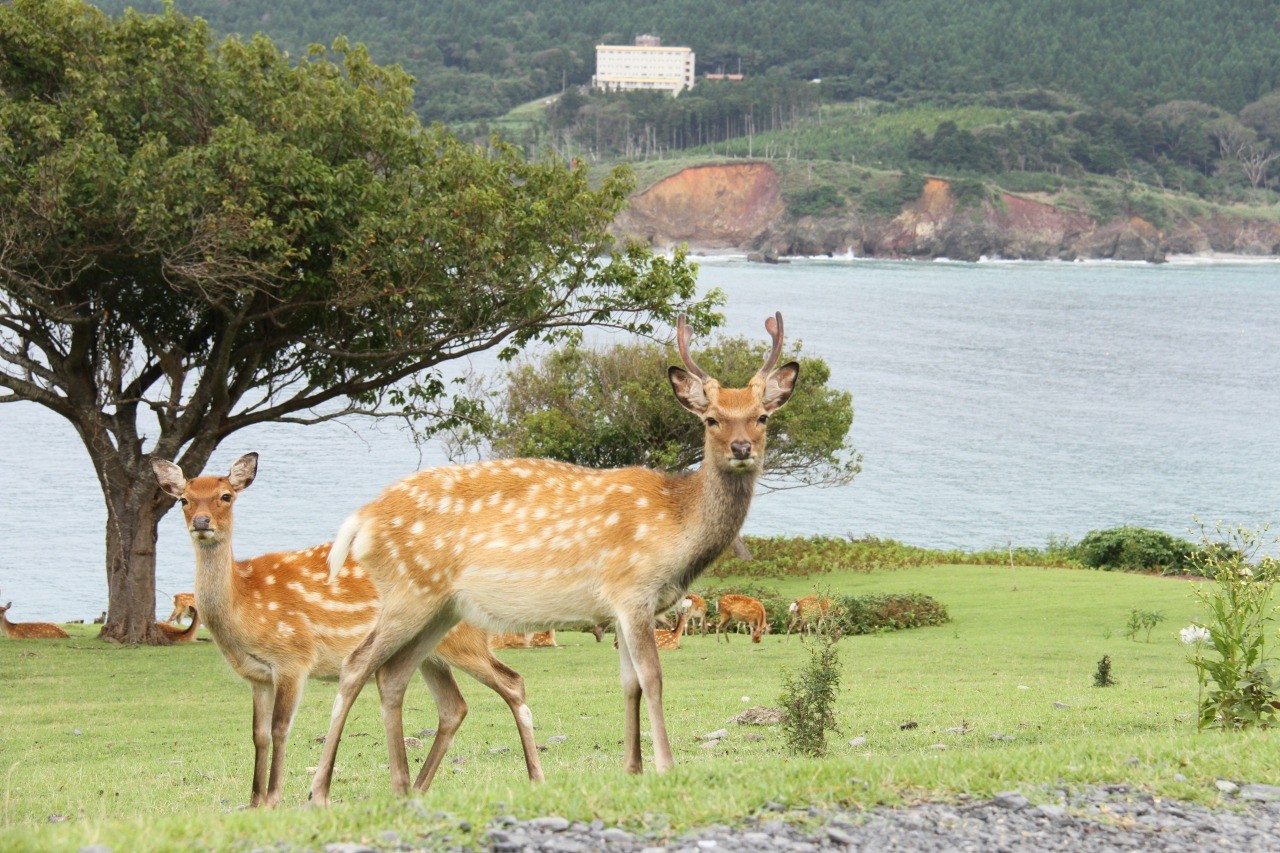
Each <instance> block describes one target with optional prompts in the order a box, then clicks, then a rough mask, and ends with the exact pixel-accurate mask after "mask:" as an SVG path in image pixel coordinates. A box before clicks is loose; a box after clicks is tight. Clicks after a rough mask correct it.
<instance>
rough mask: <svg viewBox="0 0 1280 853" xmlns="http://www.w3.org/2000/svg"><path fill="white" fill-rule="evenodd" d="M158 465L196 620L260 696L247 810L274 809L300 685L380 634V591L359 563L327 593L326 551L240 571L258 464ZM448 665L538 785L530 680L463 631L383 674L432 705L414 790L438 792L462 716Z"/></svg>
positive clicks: (403, 764)
mask: <svg viewBox="0 0 1280 853" xmlns="http://www.w3.org/2000/svg"><path fill="white" fill-rule="evenodd" d="M151 464H152V467H153V468H154V469H155V472H156V477H157V479H159V481H160V485H161V487H162V488H163V489H164V491H165V492H167V493H168V494H170V495H172V496H173V497H175V498H177V499H178V500H179V502H180V503H181V504H182V512H183V515H184V516H185V517H186V522H187V529H188V530H189V532H190V534H191V543H192V545H193V546H194V547H195V552H196V596H197V597H198V598H199V600H200V611H199V612H200V616H201V617H202V618H203V619H204V620H205V623H206V626H207V627H208V629H209V631H210V633H212V634H213V639H214V642H215V643H217V644H218V648H219V649H220V650H221V651H222V654H223V656H224V657H226V659H227V662H228V663H229V664H231V668H232V669H234V670H235V671H236V674H237V675H239V676H240V677H241V678H243V679H244V680H245V681H248V682H249V685H250V686H251V687H252V688H253V743H254V749H255V759H254V769H253V793H252V796H251V798H250V801H249V805H250V806H259V805H266V806H276V805H279V803H280V787H281V780H282V776H283V772H284V756H285V744H286V742H287V740H288V738H289V728H290V726H291V725H292V722H293V715H294V712H295V711H296V710H297V707H298V701H299V699H301V697H302V687H303V684H304V682H305V681H306V680H307V678H309V677H326V676H328V677H332V676H336V675H337V674H338V671H339V668H340V667H341V664H342V660H343V658H345V657H346V656H347V655H348V654H350V653H351V650H352V649H354V648H355V647H356V646H357V645H358V644H359V643H360V642H361V641H362V640H363V639H364V638H365V636H366V635H367V634H368V633H369V631H370V629H372V628H373V626H374V623H375V620H376V618H377V616H378V611H379V601H378V595H377V591H376V590H375V589H374V586H373V584H372V583H370V582H369V578H368V575H367V574H366V573H365V570H364V569H363V568H362V567H361V566H360V565H359V564H358V563H356V562H355V561H354V560H348V561H346V562H345V563H343V564H341V565H339V567H338V572H337V578H336V582H335V583H332V584H330V583H326V580H327V579H328V577H329V566H328V563H327V562H326V558H327V556H328V554H329V547H328V545H327V544H326V545H321V546H318V547H315V548H310V549H308V550H306V551H294V552H290V553H281V554H264V555H263V556H260V557H255V558H253V559H251V560H245V561H237V560H235V558H234V557H233V556H232V553H231V529H232V522H233V514H232V508H233V507H234V505H235V501H236V498H237V497H238V496H239V494H240V493H241V492H243V491H244V490H245V489H247V488H248V487H249V485H250V484H251V483H252V482H253V479H254V477H255V476H256V473H257V469H258V455H257V454H256V453H250V454H247V455H245V456H243V457H241V458H240V459H238V460H237V461H236V462H235V464H234V465H232V466H231V473H229V474H228V475H227V476H225V477H215V476H204V477H197V478H195V479H194V480H187V479H186V478H185V477H184V476H183V474H182V471H181V469H179V468H178V466H177V465H174V464H173V463H172V462H167V461H165V460H162V459H153V460H152V463H151ZM451 665H452V666H456V667H458V668H459V669H461V670H463V671H464V672H466V673H468V674H469V675H471V676H472V677H473V678H475V679H476V680H477V681H479V682H480V683H481V684H484V685H486V686H488V687H490V688H492V689H493V690H494V691H495V692H497V693H498V695H500V696H501V697H502V698H503V699H504V700H505V701H506V703H507V705H508V706H510V708H511V711H512V713H513V714H514V715H515V718H516V728H517V729H518V730H519V732H520V743H521V746H523V747H524V758H525V764H526V767H527V768H528V771H529V778H530V779H533V780H534V781H541V780H542V779H543V775H542V765H541V761H540V760H539V758H538V753H537V746H536V745H535V743H534V740H533V717H532V715H531V714H530V713H529V709H528V707H527V706H526V705H525V703H524V679H522V678H521V677H520V675H519V673H517V672H516V671H515V670H513V669H511V668H510V667H508V666H506V665H505V664H503V663H502V662H501V661H499V660H498V659H497V658H495V657H494V656H493V654H492V653H491V652H490V651H489V642H488V637H487V636H486V635H485V633H484V632H483V631H481V630H479V629H478V628H475V627H472V626H471V625H467V624H465V623H463V624H459V625H457V626H456V627H455V628H454V629H453V631H452V632H450V633H449V635H448V636H446V637H444V639H443V640H441V642H440V645H439V646H438V647H437V648H436V649H435V651H434V653H433V654H432V655H430V656H428V657H425V658H421V659H415V660H406V659H403V658H401V659H400V660H397V661H390V662H388V663H387V666H386V667H385V668H384V669H383V670H382V671H380V672H379V673H378V680H379V684H380V685H381V684H382V683H383V681H384V680H386V679H388V678H390V679H393V680H394V681H396V682H397V683H399V682H401V681H402V682H403V683H404V684H407V683H408V681H409V679H410V678H411V677H412V675H413V670H414V668H415V667H418V668H420V669H421V671H422V676H423V678H425V679H426V681H427V685H428V686H429V687H430V688H431V693H432V695H433V696H434V697H435V700H436V706H437V709H438V712H439V715H440V723H439V727H438V732H437V734H436V737H435V740H434V741H433V742H432V744H431V751H430V753H428V755H427V759H426V762H425V763H424V764H423V766H422V771H421V772H420V773H419V774H418V778H417V780H416V781H415V782H414V787H415V788H416V789H417V790H419V791H424V790H426V788H427V787H428V786H429V785H430V784H431V780H432V779H433V778H434V776H435V773H436V770H437V768H438V767H439V766H440V762H441V760H442V759H443V758H444V755H445V752H446V751H448V749H449V745H450V744H451V743H452V741H453V737H454V734H455V733H456V732H457V730H458V727H459V726H460V725H461V724H462V720H463V718H464V717H465V716H466V714H467V703H466V702H465V701H464V700H463V698H462V694H461V693H460V692H459V690H458V685H457V683H456V682H455V681H454V679H453V674H452V672H451V671H450V666H451ZM400 696H403V689H402V690H401V691H400ZM392 710H394V713H395V714H396V719H395V720H394V721H393V720H388V719H386V718H385V717H384V720H383V723H384V725H385V726H386V728H387V731H388V738H389V739H390V742H389V744H388V749H389V751H390V753H391V758H392V760H391V779H392V787H393V788H395V790H396V792H397V793H405V792H406V791H407V790H408V788H409V768H408V759H407V757H406V755H405V752H404V736H403V732H402V723H401V721H400V719H399V714H400V706H399V705H398V704H397V705H396V706H395V707H394V709H392ZM383 711H384V714H385V713H388V708H386V707H385V706H384V709H383ZM393 734H394V737H393ZM269 748H271V750H272V752H271V758H270V775H269V776H268V759H267V753H268V749H269Z"/></svg>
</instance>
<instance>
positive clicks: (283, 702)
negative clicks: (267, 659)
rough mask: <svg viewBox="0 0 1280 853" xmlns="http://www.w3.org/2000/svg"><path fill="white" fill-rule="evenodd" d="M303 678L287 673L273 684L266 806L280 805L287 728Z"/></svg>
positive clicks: (296, 709) (300, 695)
mask: <svg viewBox="0 0 1280 853" xmlns="http://www.w3.org/2000/svg"><path fill="white" fill-rule="evenodd" d="M302 684H303V679H302V678H301V677H298V676H294V675H289V676H286V677H278V678H277V679H276V684H275V688H276V689H275V694H276V695H275V703H274V707H273V709H272V713H271V780H270V783H269V784H268V785H267V802H266V805H267V807H268V808H275V807H276V806H278V805H280V789H281V787H282V781H283V779H284V756H285V745H286V743H288V740H289V730H290V729H291V728H293V715H294V714H295V713H297V711H298V702H299V701H300V700H301V699H302Z"/></svg>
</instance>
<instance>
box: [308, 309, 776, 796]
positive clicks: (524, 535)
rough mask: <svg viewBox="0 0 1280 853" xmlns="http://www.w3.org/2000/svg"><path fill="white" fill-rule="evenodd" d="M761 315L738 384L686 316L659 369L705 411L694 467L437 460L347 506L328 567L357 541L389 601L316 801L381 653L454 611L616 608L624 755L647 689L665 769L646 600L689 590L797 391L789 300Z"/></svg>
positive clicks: (527, 621) (652, 608)
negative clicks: (780, 412) (755, 365)
mask: <svg viewBox="0 0 1280 853" xmlns="http://www.w3.org/2000/svg"><path fill="white" fill-rule="evenodd" d="M765 326H766V328H767V330H768V331H769V334H770V335H771V337H772V338H773V348H772V351H771V352H770V353H769V355H768V357H767V358H766V360H765V363H764V365H763V366H762V367H761V368H760V370H759V371H758V372H757V373H756V375H755V376H754V377H753V378H752V379H751V381H750V382H749V383H748V385H747V387H745V388H726V387H722V386H721V385H720V383H719V382H717V381H716V380H715V379H712V378H711V377H709V376H707V374H706V373H704V372H703V371H702V370H701V369H699V368H698V366H697V365H696V364H695V363H694V362H693V359H692V358H691V357H690V355H689V350H688V344H689V339H690V337H691V335H692V333H691V331H690V329H689V328H688V326H686V325H685V323H684V318H683V317H682V318H681V320H680V324H679V327H678V331H677V339H678V344H679V348H680V355H681V358H682V359H683V361H684V363H685V367H686V368H687V369H682V368H679V367H672V368H670V369H669V370H668V374H667V375H668V380H669V382H670V384H671V387H672V390H673V391H674V392H675V396H676V399H677V400H678V401H679V403H680V404H681V405H682V406H684V407H685V408H686V409H688V410H689V411H690V412H692V413H693V414H695V415H697V416H698V418H700V419H701V420H702V422H703V424H704V425H705V431H704V436H705V437H704V441H703V462H702V465H701V466H700V467H699V469H698V470H697V471H695V472H693V473H688V474H683V475H679V476H668V475H666V474H662V473H659V472H657V471H651V470H647V469H644V468H620V469H616V470H607V471H606V470H598V469H593V468H583V467H580V466H577V465H568V464H564V463H561V462H552V461H549V460H542V459H506V460H499V461H493V462H483V463H475V464H471V465H462V466H456V467H445V468H434V469H427V470H423V471H419V472H417V473H416V474H412V475H410V476H409V477H406V478H405V479H403V480H401V481H400V482H398V483H395V484H393V485H391V486H389V487H388V488H387V489H386V490H385V491H383V493H382V494H381V495H380V496H378V497H377V498H376V499H374V501H372V502H371V503H369V504H367V505H366V506H364V507H363V508H362V509H360V510H358V511H356V512H355V513H354V514H353V515H351V516H350V517H349V518H348V519H347V520H346V521H345V522H343V524H342V527H341V528H340V530H339V532H338V536H337V539H336V541H335V542H334V545H333V552H332V554H331V555H330V568H331V570H332V571H334V572H336V570H337V569H339V568H340V567H341V566H342V565H343V561H344V560H345V559H346V556H347V553H348V551H350V552H351V553H353V554H354V555H355V556H356V558H357V559H358V560H359V561H360V563H361V564H362V565H363V566H365V568H366V570H367V571H368V572H369V573H370V575H371V576H372V577H373V581H374V583H375V584H376V585H377V587H378V592H379V594H380V595H381V596H382V601H383V605H382V613H381V614H380V615H379V617H378V624H377V627H375V628H374V629H373V633H372V634H370V635H369V637H368V639H367V640H366V641H365V642H364V643H362V644H361V645H360V647H359V648H357V649H356V651H355V652H354V653H353V654H352V655H351V657H350V658H348V659H347V661H346V662H345V663H344V664H343V667H342V676H341V678H340V680H339V686H338V698H337V699H336V700H335V702H334V708H333V717H332V720H331V722H330V726H329V734H328V736H327V737H326V739H325V744H324V751H323V753H322V754H321V757H320V762H319V768H318V770H317V772H316V775H315V778H314V780H313V782H312V788H311V796H312V802H313V803H315V804H319V805H324V804H327V803H328V801H329V788H330V784H331V778H332V773H333V767H334V761H335V759H336V757H337V750H338V745H339V741H340V739H341V736H342V728H343V725H344V724H345V722H346V718H347V714H348V712H349V711H350V708H351V703H352V702H353V701H354V700H355V698H356V696H357V694H359V692H360V689H361V687H362V686H363V685H364V683H365V681H366V680H367V679H368V678H369V676H370V675H371V674H372V673H373V672H374V671H375V670H377V669H378V668H379V667H380V666H382V665H383V664H384V663H385V662H386V661H389V660H395V659H397V657H403V656H408V657H409V658H410V659H411V660H417V659H419V658H421V657H422V656H423V655H425V654H427V653H429V652H430V651H431V649H432V648H434V647H435V645H436V643H438V642H439V641H440V638H441V637H442V636H443V635H444V634H445V632H446V631H448V630H449V628H450V626H452V625H454V624H455V623H456V622H458V620H460V619H465V620H467V621H469V622H472V623H474V624H476V625H479V626H482V627H484V628H486V629H488V630H491V631H519V630H530V629H535V628H541V627H545V626H546V625H547V624H565V623H586V624H596V623H600V622H603V621H605V620H607V619H612V620H613V621H614V624H615V626H616V629H617V635H618V650H619V654H618V657H619V661H620V665H621V671H622V688H623V695H624V697H625V714H624V720H625V735H624V744H625V747H624V750H625V763H626V768H627V770H628V771H630V772H632V773H639V772H640V771H641V757H640V702H641V699H642V698H643V699H644V701H645V704H646V706H647V710H648V716H649V726H650V731H651V734H652V739H653V761H654V766H655V767H656V768H657V770H658V771H660V772H661V771H665V770H667V769H668V768H670V767H671V766H672V763H673V762H672V758H671V746H670V743H669V741H668V739H667V727H666V722H665V720H664V718H663V711H662V669H661V665H660V663H659V661H658V649H657V644H656V641H655V638H654V633H653V632H654V613H655V612H660V611H664V610H666V609H667V608H669V607H670V606H671V605H672V604H674V603H675V602H676V601H677V600H678V599H679V598H680V596H682V595H683V594H684V592H685V590H686V589H687V588H688V587H689V585H690V584H691V583H692V582H693V581H694V580H695V579H696V578H697V577H698V576H699V575H700V574H701V573H702V571H703V570H704V569H705V568H706V567H707V566H708V565H709V564H710V563H711V562H712V561H713V560H714V559H715V558H716V557H717V556H719V555H720V553H721V552H723V551H724V550H725V548H727V547H728V546H729V544H730V543H731V542H732V541H733V539H734V537H736V536H737V535H738V531H739V530H740V529H741V527H742V522H743V520H744V519H745V518H746V515H747V509H748V508H749V507H750V505H751V497H752V494H753V493H754V491H755V486H756V481H757V479H758V477H759V476H760V470H761V464H762V461H763V455H764V449H765V431H766V428H765V422H766V421H767V420H768V419H769V415H770V414H771V413H772V412H774V411H775V410H776V409H777V408H778V407H779V406H781V405H783V404H784V403H785V402H786V401H787V399H788V398H789V397H790V396H791V392H792V390H793V388H794V386H795V382H796V377H797V376H798V375H799V372H800V367H799V365H798V364H796V363H795V362H791V363H788V364H785V365H783V366H781V367H778V368H777V369H776V370H775V369H774V368H775V365H776V364H777V362H778V357H779V355H780V354H781V352H782V316H781V315H777V317H776V319H775V318H770V319H769V321H768V322H767V323H766V324H765ZM394 698H395V697H392V699H393V700H394ZM385 701H387V699H386V695H385V694H384V702H385Z"/></svg>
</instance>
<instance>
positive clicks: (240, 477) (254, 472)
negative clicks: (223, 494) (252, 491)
mask: <svg viewBox="0 0 1280 853" xmlns="http://www.w3.org/2000/svg"><path fill="white" fill-rule="evenodd" d="M256 476H258V454H256V453H246V454H245V455H244V456H241V457H240V458H239V459H237V460H236V461H235V462H234V463H232V465H231V473H230V474H228V475H227V479H228V480H230V481H231V488H233V489H235V490H236V491H237V492H243V491H244V490H245V489H247V488H249V486H251V485H253V478H254V477H256Z"/></svg>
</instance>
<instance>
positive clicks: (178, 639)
mask: <svg viewBox="0 0 1280 853" xmlns="http://www.w3.org/2000/svg"><path fill="white" fill-rule="evenodd" d="M156 627H157V628H159V629H160V633H161V634H164V635H165V637H167V638H168V639H169V642H171V643H189V642H191V641H192V640H194V639H195V638H196V629H197V628H199V627H200V612H199V611H198V610H196V609H195V607H192V608H191V624H190V625H188V626H187V627H185V628H183V627H181V626H179V625H175V624H173V620H172V619H170V620H169V621H168V622H157V623H156Z"/></svg>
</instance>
